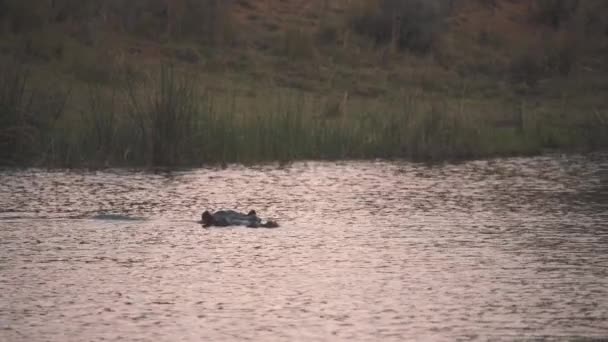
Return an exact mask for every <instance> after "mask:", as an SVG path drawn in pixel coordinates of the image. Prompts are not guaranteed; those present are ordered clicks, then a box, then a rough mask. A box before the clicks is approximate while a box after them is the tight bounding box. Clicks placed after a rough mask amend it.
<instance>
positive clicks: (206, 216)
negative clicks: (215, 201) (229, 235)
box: [201, 210, 279, 228]
mask: <svg viewBox="0 0 608 342" xmlns="http://www.w3.org/2000/svg"><path fill="white" fill-rule="evenodd" d="M201 223H202V224H203V227H210V226H216V227H228V226H247V227H249V228H260V227H261V228H277V227H278V226H279V225H278V224H277V223H276V222H275V221H270V220H268V221H266V222H262V219H261V218H259V217H258V215H257V214H256V212H255V210H250V211H249V213H247V214H243V213H239V212H237V211H234V210H218V211H216V212H215V213H210V212H209V211H207V210H205V212H203V214H202V215H201Z"/></svg>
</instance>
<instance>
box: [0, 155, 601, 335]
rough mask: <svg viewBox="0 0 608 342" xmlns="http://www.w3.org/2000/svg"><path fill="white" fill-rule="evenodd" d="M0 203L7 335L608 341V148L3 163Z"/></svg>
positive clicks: (1, 319)
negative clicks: (458, 156) (217, 164)
mask: <svg viewBox="0 0 608 342" xmlns="http://www.w3.org/2000/svg"><path fill="white" fill-rule="evenodd" d="M0 194H1V195H0V340H2V341H47V340H60V341H82V340H87V341H101V340H104V339H106V340H121V339H122V340H129V341H175V340H182V341H200V340H203V339H204V340H214V341H221V340H252V341H258V340H284V341H292V340H306V341H326V340H332V341H334V340H336V341H337V340H345V341H346V340H395V341H402V340H455V339H464V340H473V339H482V340H487V339H491V340H503V339H504V340H513V339H545V338H553V339H575V338H577V337H592V338H603V337H606V336H608V325H607V324H606V323H605V322H608V299H607V298H608V280H607V279H608V226H607V225H606V222H608V156H606V155H587V156H567V157H563V156H544V157H537V158H509V159H496V160H485V161H472V162H466V163H460V164H445V165H431V166H428V165H421V164H413V163H407V162H384V161H376V162H359V161H352V162H341V163H326V162H303V163H295V164H292V165H289V166H282V167H275V166H272V165H265V166H257V167H251V168H248V167H243V166H236V165H235V166H229V167H227V168H225V169H216V168H209V169H198V170H185V171H176V172H159V173H150V172H143V171H125V170H104V171H88V172H72V171H46V170H37V169H30V170H4V171H0ZM204 209H213V210H216V209H236V210H241V211H247V210H249V209H256V211H258V213H259V214H261V215H262V216H264V217H265V218H266V217H268V218H272V219H276V220H277V221H279V222H280V223H281V228H280V229H246V228H222V229H203V228H202V227H201V226H200V225H198V224H196V223H195V221H196V220H197V219H198V218H199V217H200V213H201V212H202V210H204Z"/></svg>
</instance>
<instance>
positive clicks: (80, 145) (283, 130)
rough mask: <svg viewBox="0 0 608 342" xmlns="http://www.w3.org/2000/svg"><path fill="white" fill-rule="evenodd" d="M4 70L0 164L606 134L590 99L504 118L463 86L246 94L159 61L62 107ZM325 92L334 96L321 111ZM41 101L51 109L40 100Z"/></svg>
mask: <svg viewBox="0 0 608 342" xmlns="http://www.w3.org/2000/svg"><path fill="white" fill-rule="evenodd" d="M13 70H14V72H13V73H12V74H10V73H2V77H1V78H0V115H1V117H0V120H2V126H1V131H0V132H1V135H0V143H1V144H2V150H1V152H2V156H1V162H2V164H18V165H31V164H35V163H42V164H45V165H55V166H95V167H99V166H101V167H103V166H198V165H203V164H213V163H217V164H223V163H231V162H239V163H256V162H267V161H283V162H287V161H292V160H302V159H330V160H337V159H371V158H405V159H411V160H434V161H441V160H453V159H463V158H464V159H468V158H482V157H489V156H497V155H514V154H519V155H521V154H534V153H539V152H541V151H542V150H543V149H545V148H559V149H571V148H574V149H580V148H585V149H587V148H594V149H595V148H605V147H607V146H608V141H606V138H605V136H606V135H605V134H604V132H605V127H606V126H605V122H606V119H605V118H606V116H605V113H603V112H600V111H599V110H598V111H595V112H593V113H590V115H587V116H580V117H578V118H577V120H578V121H576V122H572V121H567V120H564V119H560V118H563V117H564V115H562V114H563V113H556V112H555V111H552V110H548V109H544V110H543V109H533V108H527V106H525V104H524V103H517V104H512V105H510V106H511V107H512V108H511V109H512V110H511V112H512V118H511V119H509V118H506V119H505V117H503V116H500V115H499V116H500V120H498V119H497V117H496V115H490V114H488V112H496V113H504V112H505V109H504V108H500V107H499V105H494V107H488V108H486V107H480V106H479V105H478V104H476V103H475V102H474V101H473V100H471V99H470V97H468V96H467V94H466V91H465V90H463V91H462V92H461V94H458V96H454V97H446V96H439V95H435V94H432V93H425V92H422V91H414V92H406V91H404V92H402V93H401V94H400V96H398V97H394V98H390V99H382V100H381V101H375V102H356V101H358V100H356V99H353V100H351V99H349V98H348V96H344V95H343V93H338V94H335V96H334V95H327V96H323V97H319V96H314V95H311V94H306V93H302V92H298V91H294V90H285V89H266V90H263V91H262V93H261V94H260V95H259V96H256V97H253V98H251V97H243V96H240V95H238V94H235V93H231V94H226V93H217V92H212V91H210V90H209V89H206V88H205V87H202V86H200V85H201V84H203V83H202V82H200V80H197V79H192V78H191V77H188V75H186V74H184V73H182V72H181V71H180V70H177V69H175V68H173V67H171V66H163V67H161V68H160V70H159V71H158V72H155V73H151V74H146V76H143V77H138V78H131V77H124V79H122V80H116V81H113V82H112V83H111V84H112V86H111V87H108V86H107V85H104V86H88V87H86V89H85V90H84V91H81V92H80V93H79V94H78V96H77V97H76V98H74V99H73V100H72V101H71V102H70V106H69V110H67V111H64V110H60V109H62V108H63V107H60V106H58V105H57V104H55V105H49V104H52V103H56V102H57V99H58V98H61V97H57V96H51V95H49V94H46V95H45V94H43V93H41V92H29V91H28V90H27V89H28V77H27V72H25V71H24V70H21V69H18V68H15V69H13ZM332 96H334V97H335V98H336V99H339V100H337V101H338V102H340V108H339V110H337V111H333V112H332V113H333V114H332V115H327V106H328V103H329V104H330V105H331V104H332V103H333V102H332V101H329V100H328V97H332ZM351 101H353V102H351ZM334 102H335V101H334ZM32 103H33V104H35V105H31V104H32ZM45 105H46V106H47V107H45V108H51V109H48V110H41V108H43V107H44V106H45ZM505 106H507V105H505ZM31 113H35V115H36V117H37V119H36V120H33V119H32V117H31ZM501 115H502V114H501Z"/></svg>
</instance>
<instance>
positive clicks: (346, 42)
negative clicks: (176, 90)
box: [0, 0, 608, 159]
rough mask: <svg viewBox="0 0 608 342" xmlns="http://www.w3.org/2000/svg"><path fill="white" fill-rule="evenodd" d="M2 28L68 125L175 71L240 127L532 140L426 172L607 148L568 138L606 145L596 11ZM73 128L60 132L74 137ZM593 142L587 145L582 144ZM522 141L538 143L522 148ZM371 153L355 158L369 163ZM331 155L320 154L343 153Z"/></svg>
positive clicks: (606, 60)
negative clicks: (468, 133) (380, 122)
mask: <svg viewBox="0 0 608 342" xmlns="http://www.w3.org/2000/svg"><path fill="white" fill-rule="evenodd" d="M0 13H1V14H0V61H2V63H3V65H4V68H6V69H7V70H29V71H28V84H31V85H32V87H33V88H36V87H38V88H45V87H48V84H49V83H54V84H55V85H58V84H59V85H61V87H60V88H58V89H69V93H70V100H69V101H67V102H66V103H67V104H66V106H65V107H62V109H61V110H62V112H66V113H70V112H72V113H79V112H82V111H86V110H87V109H86V108H87V106H89V107H90V103H89V102H90V101H89V100H87V98H88V97H89V95H90V94H89V93H90V89H91V86H94V87H95V88H96V89H98V90H99V91H100V92H101V93H107V92H108V91H110V90H111V89H118V88H121V87H123V86H124V84H125V83H124V82H125V81H126V82H127V83H129V82H147V81H146V80H148V81H150V80H152V79H153V78H155V77H156V76H154V75H155V74H158V70H159V67H158V66H159V65H172V66H173V67H172V69H175V70H176V71H175V72H176V75H188V76H187V78H189V79H191V80H194V79H196V88H197V90H196V92H198V91H201V92H202V93H203V94H205V95H204V96H205V98H206V99H207V100H206V101H211V100H212V102H213V108H214V110H215V111H217V112H227V111H229V112H236V113H238V115H239V116H242V115H250V116H251V115H254V114H256V115H257V114H259V113H266V112H272V111H277V110H278V109H279V108H282V107H281V106H283V107H284V106H287V107H290V106H291V107H290V110H288V111H293V106H297V107H298V111H305V112H306V113H305V114H306V115H307V116H310V117H327V118H333V117H342V116H347V117H350V118H353V120H355V121H357V120H363V119H361V118H363V117H367V116H368V114H369V113H374V112H375V113H389V112H402V111H403V110H405V109H404V106H405V107H407V110H408V111H414V112H416V114H420V115H422V113H434V112H440V113H441V115H447V116H448V117H450V119H449V120H448V121H450V120H456V121H458V120H460V119H459V118H463V117H469V119H467V120H469V121H470V120H473V121H477V120H478V119H481V120H483V121H484V122H487V124H489V125H490V126H491V127H494V128H496V127H498V128H499V129H500V130H501V132H502V131H504V129H507V130H511V129H512V128H513V129H515V131H513V132H519V131H517V130H522V129H523V128H524V126H526V127H528V128H529V127H534V133H530V132H528V133H526V134H525V137H523V140H522V137H520V138H518V137H516V136H511V135H512V134H516V135H517V134H523V133H521V132H520V133H508V134H507V135H509V137H508V138H505V139H507V140H508V141H509V142H508V146H502V147H500V148H499V147H496V146H498V145H500V144H501V143H498V145H496V146H494V145H493V146H494V147H492V148H489V150H488V151H485V152H480V153H476V152H473V151H472V150H474V148H473V147H471V146H470V144H469V143H467V144H464V145H466V148H465V150H466V151H464V152H463V151H460V152H455V151H456V150H460V148H461V147H462V146H461V147H454V146H452V145H453V144H454V142H445V141H444V142H442V143H441V144H440V145H441V146H442V147H437V148H436V151H435V148H432V149H433V152H432V153H431V154H432V155H433V156H432V157H433V158H435V157H437V156H442V155H446V156H450V155H453V154H456V156H459V155H462V156H465V157H466V156H474V155H478V154H479V155H487V154H494V153H499V154H501V153H505V152H506V153H521V152H526V151H538V150H539V149H544V148H554V147H567V146H579V147H581V146H591V147H592V148H595V147H596V146H600V145H603V144H604V143H606V141H605V139H604V138H601V139H600V138H597V139H600V140H597V139H596V138H589V139H591V141H587V140H588V138H584V139H582V140H581V138H580V137H582V135H584V136H586V137H589V136H592V137H596V136H597V137H603V136H604V135H605V134H603V132H604V129H605V128H606V126H605V122H606V121H607V120H606V118H607V117H608V114H607V113H608V103H607V102H608V101H606V98H608V19H606V18H608V3H607V2H605V1H600V0H598V1H596V0H587V1H574V0H535V1H526V0H502V1H501V0H430V1H422V0H406V1H398V0H333V1H328V0H233V1H218V0H141V1H134V2H125V1H120V0H108V1H105V2H97V1H92V0H83V1H78V2H74V1H70V0H55V1H51V2H49V1H46V0H32V1H31V2H28V4H27V5H26V4H24V3H22V2H20V1H17V0H2V1H0ZM15 63H17V64H18V65H19V67H17V68H16V67H15V65H14V64H15ZM172 77H173V76H172ZM125 78H126V80H125ZM5 83H6V80H5ZM36 84H38V85H39V86H35V85H36ZM5 88H6V86H5ZM51 88H56V87H51ZM7 89H8V88H7ZM86 89H89V90H86ZM100 96H102V95H100ZM102 97H103V96H102ZM268 99H274V100H273V101H274V102H276V103H269V101H267V100H268ZM275 100H276V101H275ZM122 102H128V101H127V100H125V99H123V100H122ZM300 102H301V103H300ZM294 103H295V104H294ZM41 106H44V105H41ZM281 110H283V109H281ZM247 113H250V114H247ZM458 113H460V114H458ZM573 113H576V114H575V115H574V114H573ZM74 115H76V114H69V115H68V114H66V115H61V117H64V116H65V117H72V119H69V120H68V119H67V118H66V119H62V120H64V121H65V122H63V121H62V120H59V122H63V123H62V125H64V124H66V125H67V122H69V124H70V125H72V124H82V123H74V120H75V119H74ZM452 115H454V117H455V119H454V118H451V117H452ZM423 117H428V115H423ZM11 120H13V119H6V120H5V121H7V122H9V123H10V122H13V121H14V120H13V121H11ZM79 120H80V119H79ZM365 120H367V119H365ZM424 120H426V119H424ZM424 120H423V121H424ZM441 120H444V119H441ZM467 120H465V121H467ZM448 121H446V122H448ZM450 122H451V121H450ZM544 122H549V123H551V124H550V125H544V124H543V123H544ZM555 122H559V123H560V125H559V127H557V126H556V127H553V126H552V125H553V124H554V123H555ZM356 125H357V127H359V126H361V123H358V124H356ZM425 125H426V124H425ZM446 125H447V124H446ZM454 125H456V126H458V125H457V124H455V123H451V124H449V125H448V126H449V127H453V126H454ZM467 125H468V124H467ZM406 126H407V127H408V128H407V130H411V129H413V128H412V127H411V124H408V125H406ZM448 126H446V127H444V128H445V129H448V128H447V127H448ZM547 127H550V128H547ZM589 127H594V129H595V130H598V131H597V132H595V131H594V132H595V133H593V134H591V135H589V134H588V132H586V130H588V129H589ZM598 127H599V128H598ZM494 128H492V129H494ZM503 128H504V129H503ZM528 128H527V129H528ZM379 129H380V128H379ZM404 129H405V128H404ZM573 130H575V131H576V133H573V134H570V133H567V132H570V131H573ZM582 132H586V133H582ZM503 133H504V132H502V133H500V134H503ZM488 134H489V133H488ZM492 134H493V133H492ZM530 134H531V135H534V136H536V138H534V139H538V141H536V140H535V142H534V145H533V147H532V148H530V147H529V145H528V143H529V142H530V141H529V140H530V139H531V138H530V136H528V135H530ZM581 134H582V135H581ZM74 139H76V138H74ZM366 139H367V140H366V141H375V140H374V139H376V138H374V137H368V138H366ZM370 139H371V140H370ZM424 139H425V141H426V140H428V137H427V138H424ZM602 139H604V140H602ZM503 140H504V139H503ZM524 140H525V141H524ZM69 143H70V144H71V143H73V142H69ZM393 143H394V144H396V145H395V146H399V147H395V148H397V150H395V151H393V152H391V153H387V155H388V156H400V155H402V154H405V155H406V156H409V155H410V154H412V153H413V154H416V156H418V157H423V158H424V157H425V156H427V157H428V154H429V153H430V152H429V151H430V150H428V149H430V148H431V147H429V146H430V145H429V146H427V145H428V144H430V142H428V141H426V142H424V144H423V147H419V146H418V145H417V146H418V147H416V148H415V149H416V151H417V152H415V153H414V152H411V151H410V152H404V151H409V150H410V148H411V146H409V145H408V146H407V147H406V146H402V145H404V144H406V143H405V142H404V141H401V140H399V141H394V142H393ZM66 144H68V142H66ZM446 144H447V145H446ZM458 144H463V143H462V142H459V143H458ZM446 146H448V147H449V148H448V147H446ZM523 146H526V147H523ZM368 148H371V147H364V146H362V147H361V149H362V150H361V151H359V152H358V154H356V155H355V156H357V155H362V156H367V155H368V154H371V155H373V154H374V152H369V151H368V150H367V149H368ZM446 148H447V149H448V151H445V149H446ZM418 149H422V150H423V151H418ZM454 149H455V150H454ZM427 150H428V151H427ZM452 150H454V151H452ZM494 150H496V151H494ZM341 151H342V152H335V153H329V154H328V155H331V156H334V154H336V156H337V157H340V155H341V154H348V153H347V152H344V151H343V150H341ZM501 151H502V152H501ZM123 152H124V151H123ZM104 153H105V152H104ZM231 153H232V152H231ZM290 153H291V152H290ZM307 153H308V154H309V155H306V157H312V158H315V157H316V155H315V152H314V151H309V152H307ZM349 153H350V152H349ZM124 154H127V153H126V152H124ZM296 154H297V153H296ZM292 157H294V156H291V155H289V156H287V158H292ZM3 158H4V159H11V158H13V157H10V156H4V157H3ZM104 158H105V157H104ZM125 158H126V157H125ZM264 158H265V159H267V158H270V159H274V158H273V157H272V156H270V157H264ZM0 159H2V158H0ZM43 159H44V158H43ZM220 159H222V158H220ZM224 159H225V158H224ZM228 159H240V157H234V156H233V157H231V158H228Z"/></svg>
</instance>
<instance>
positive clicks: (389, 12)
mask: <svg viewBox="0 0 608 342" xmlns="http://www.w3.org/2000/svg"><path fill="white" fill-rule="evenodd" d="M448 4H449V1H446V0H432V1H423V0H381V1H380V3H379V4H378V6H377V7H366V8H362V9H361V10H360V11H359V13H357V14H355V15H354V16H353V17H352V19H351V25H352V27H353V29H354V30H355V32H357V33H358V34H361V35H364V36H368V37H370V38H372V39H374V41H375V42H376V43H377V44H387V43H389V42H393V43H394V44H396V47H398V48H400V49H407V50H410V51H413V52H419V53H425V52H427V51H428V50H429V49H430V48H431V46H432V45H433V43H434V42H435V40H436V37H437V35H438V33H439V32H440V31H441V30H443V28H444V17H445V15H446V13H447V8H448Z"/></svg>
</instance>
